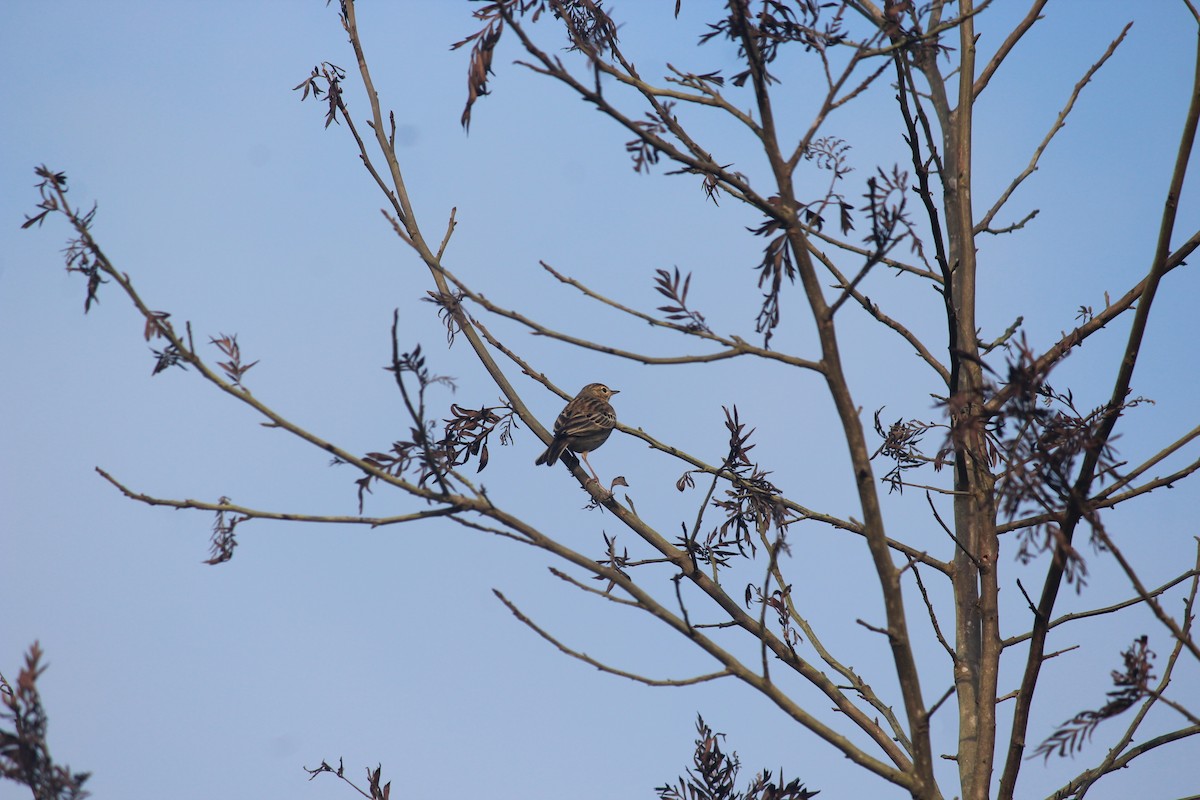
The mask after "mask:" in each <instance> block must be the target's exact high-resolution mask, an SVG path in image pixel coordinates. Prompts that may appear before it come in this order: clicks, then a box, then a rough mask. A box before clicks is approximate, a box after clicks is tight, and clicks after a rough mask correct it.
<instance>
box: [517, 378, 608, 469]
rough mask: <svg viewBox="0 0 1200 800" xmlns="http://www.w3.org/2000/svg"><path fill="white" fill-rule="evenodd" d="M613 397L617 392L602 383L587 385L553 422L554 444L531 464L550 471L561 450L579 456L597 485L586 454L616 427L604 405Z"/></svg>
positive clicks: (594, 448) (606, 406)
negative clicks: (540, 465) (547, 468)
mask: <svg viewBox="0 0 1200 800" xmlns="http://www.w3.org/2000/svg"><path fill="white" fill-rule="evenodd" d="M614 394H619V391H618V390H617V389H610V388H608V387H607V386H605V385H604V384H603V383H589V384H588V385H587V386H585V387H583V388H582V389H580V390H579V394H577V395H575V398H574V399H573V400H571V402H569V403H567V405H566V406H565V407H564V408H563V410H562V413H561V414H559V415H558V419H556V420H555V421H554V441H552V442H550V446H549V447H547V448H546V452H544V453H542V454H541V455H540V456H538V457H537V461H535V462H534V464H545V465H547V466H551V467H552V466H554V464H555V462H557V461H558V457H559V456H561V455H562V453H563V450H570V451H571V452H572V453H578V454H579V456H580V458H582V459H583V463H584V464H586V465H587V468H588V471H589V472H591V473H592V477H593V478H594V479H595V481H596V483H600V476H598V475H597V474H596V470H594V469H592V465H591V463H589V462H588V458H587V454H588V453H590V452H592V451H593V450H596V449H597V448H599V447H600V445H602V444H604V443H605V442H606V441H608V436H609V434H611V433H612V431H613V427H614V426H615V425H616V424H617V415H616V412H614V411H613V407H612V406H611V405H610V404H609V402H608V399H609V398H610V397H612V396H613V395H614Z"/></svg>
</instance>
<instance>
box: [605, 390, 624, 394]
mask: <svg viewBox="0 0 1200 800" xmlns="http://www.w3.org/2000/svg"><path fill="white" fill-rule="evenodd" d="M608 393H609V394H620V393H621V390H620V389H609V390H608Z"/></svg>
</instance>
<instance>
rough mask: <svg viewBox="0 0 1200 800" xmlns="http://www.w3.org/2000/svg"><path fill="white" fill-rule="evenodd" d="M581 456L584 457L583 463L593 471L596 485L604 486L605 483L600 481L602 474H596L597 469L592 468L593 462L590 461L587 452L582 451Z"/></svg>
mask: <svg viewBox="0 0 1200 800" xmlns="http://www.w3.org/2000/svg"><path fill="white" fill-rule="evenodd" d="M579 457H580V458H582V459H583V463H584V464H585V465H586V466H587V468H588V472H590V473H592V480H594V481H595V482H596V485H597V486H603V484H602V483H600V476H599V475H597V474H596V470H594V469H592V463H591V462H590V461H588V457H587V453H580V454H579Z"/></svg>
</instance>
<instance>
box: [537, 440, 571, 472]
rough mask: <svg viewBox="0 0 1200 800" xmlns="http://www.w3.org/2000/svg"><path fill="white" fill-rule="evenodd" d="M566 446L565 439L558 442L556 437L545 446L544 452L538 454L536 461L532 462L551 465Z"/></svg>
mask: <svg viewBox="0 0 1200 800" xmlns="http://www.w3.org/2000/svg"><path fill="white" fill-rule="evenodd" d="M566 446H567V443H566V442H565V441H562V442H560V441H559V440H558V439H555V440H554V441H553V442H551V443H550V446H549V447H547V448H546V452H544V453H542V454H541V455H540V456H538V457H537V461H534V462H533V463H534V464H535V465H540V464H545V465H546V466H548V467H553V466H554V465H555V463H557V462H558V457H559V456H561V455H562V452H563V449H564V448H565V447H566Z"/></svg>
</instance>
